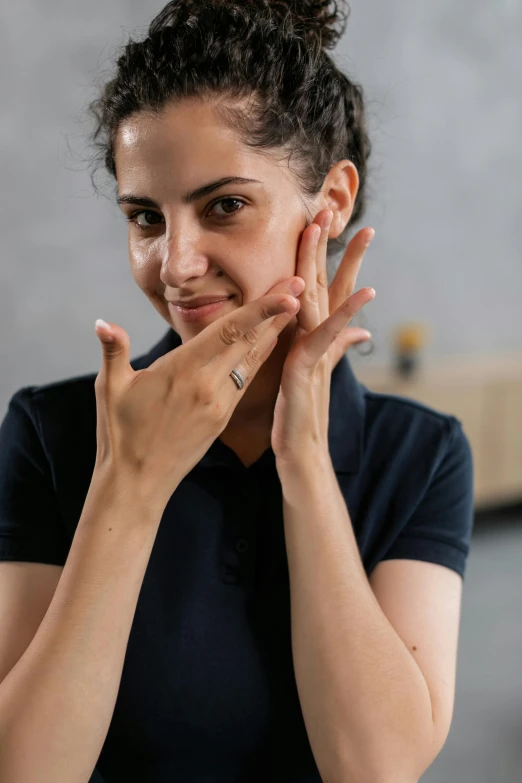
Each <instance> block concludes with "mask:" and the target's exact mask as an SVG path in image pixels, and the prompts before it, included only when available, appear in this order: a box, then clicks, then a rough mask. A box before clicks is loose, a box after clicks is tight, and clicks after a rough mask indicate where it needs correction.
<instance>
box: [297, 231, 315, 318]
mask: <svg viewBox="0 0 522 783" xmlns="http://www.w3.org/2000/svg"><path fill="white" fill-rule="evenodd" d="M320 238H321V228H320V227H319V226H318V225H317V223H311V224H310V225H309V226H308V228H307V229H306V231H305V232H304V234H303V236H302V239H301V244H300V246H299V252H298V262H297V270H298V272H299V276H300V277H302V278H303V280H304V281H305V282H306V288H305V290H304V292H303V294H302V295H301V297H300V298H299V301H300V303H301V307H300V310H299V327H300V328H301V329H304V330H305V331H307V332H313V331H314V329H315V328H316V327H317V326H318V325H319V323H320V322H321V321H320V317H319V306H318V301H317V281H316V260H315V259H316V254H317V247H318V244H319V241H320Z"/></svg>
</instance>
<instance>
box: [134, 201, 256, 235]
mask: <svg viewBox="0 0 522 783" xmlns="http://www.w3.org/2000/svg"><path fill="white" fill-rule="evenodd" d="M222 204H228V205H230V204H241V205H243V206H245V204H246V202H245V201H243V200H242V199H239V198H233V197H232V196H228V197H226V198H221V199H219V201H215V202H214V204H213V206H212V209H211V212H212V210H213V209H214V208H215V207H217V206H221V205H222ZM243 206H240V207H239V209H234V210H233V211H232V212H227V211H226V209H228V207H226V208H225V214H224V215H219V214H218V215H217V217H218V218H219V219H220V220H227V219H228V218H229V217H232V215H234V214H235V213H236V212H241V210H242V209H243ZM209 214H210V213H209ZM141 215H147V216H149V215H154V216H155V217H156V218H159V219H161V215H159V214H158V213H157V212H151V211H150V210H147V209H140V210H138V211H136V212H133V213H132V215H130V217H128V218H126V219H127V221H128V222H129V223H134V225H135V226H137V227H138V228H139V229H141V230H142V231H144V230H145V229H147V228H152V226H158V225H161V224H160V223H159V222H152V223H145V225H142V224H141V223H138V218H140V217H141ZM147 221H148V217H147Z"/></svg>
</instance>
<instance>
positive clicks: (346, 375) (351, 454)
mask: <svg viewBox="0 0 522 783" xmlns="http://www.w3.org/2000/svg"><path fill="white" fill-rule="evenodd" d="M180 345H182V340H181V337H180V336H179V334H178V333H177V332H176V331H174V329H172V328H170V329H169V330H168V331H167V332H166V333H165V334H164V336H163V337H162V338H161V340H160V341H159V342H158V343H156V345H154V346H153V347H152V348H151V349H150V351H149V352H148V353H146V354H143V355H142V356H139V357H137V358H136V359H133V360H131V362H130V364H131V367H132V368H133V369H134V370H141V369H145V368H146V367H149V366H150V365H151V364H153V363H154V362H155V361H156V360H157V359H159V358H160V357H161V356H165V354H167V353H169V352H170V351H173V350H174V349H175V348H179V346H180ZM365 391H366V387H365V386H364V385H363V384H361V383H360V382H359V381H358V380H357V378H356V377H355V375H354V372H353V370H352V367H351V364H350V362H349V360H348V356H347V355H346V354H345V355H344V356H343V357H342V359H341V360H340V362H339V364H338V365H337V367H335V369H334V371H333V373H332V379H331V384H330V412H329V425H328V447H329V451H330V458H331V460H332V464H333V467H334V470H335V472H336V473H358V471H359V466H360V464H361V458H362V445H363V432H364V419H365V412H366V404H365ZM223 449H225V451H229V450H228V448H227V447H226V446H225V445H224V444H223V443H222V442H221V441H220V440H219V438H218V439H216V441H214V443H213V444H212V446H211V447H210V449H209V451H208V452H207V454H206V455H205V456H204V457H203V459H202V460H201V462H200V464H201V465H202V466H210V465H211V464H216V463H215V460H216V459H218V460H219V462H222V459H221V458H222V457H223V456H224V454H225V452H224V451H223ZM267 454H269V458H272V459H273V458H274V456H273V451H272V449H269V450H268V452H266V453H265V455H264V456H266V455H267Z"/></svg>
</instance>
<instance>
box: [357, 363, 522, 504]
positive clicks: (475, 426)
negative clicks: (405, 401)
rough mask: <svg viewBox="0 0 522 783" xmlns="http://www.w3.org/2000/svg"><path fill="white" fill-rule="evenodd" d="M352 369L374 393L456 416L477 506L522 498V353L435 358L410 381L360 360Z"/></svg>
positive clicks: (515, 501) (521, 500)
mask: <svg viewBox="0 0 522 783" xmlns="http://www.w3.org/2000/svg"><path fill="white" fill-rule="evenodd" d="M352 367H353V371H354V373H355V375H356V376H357V378H358V380H359V381H360V382H361V383H364V385H365V386H367V387H368V388H369V389H371V390H372V391H375V392H380V393H384V394H398V395H400V396H401V397H409V398H411V399H413V400H416V401H418V402H421V403H423V404H424V405H429V406H430V407H431V408H435V410H439V411H441V412H443V413H450V414H452V415H453V416H456V417H457V418H458V419H460V421H461V422H462V427H463V429H464V432H465V433H466V435H467V437H468V440H469V442H470V446H471V449H472V452H473V463H474V483H475V507H476V508H477V509H479V508H481V507H486V506H493V505H495V504H497V503H498V504H503V503H517V502H522V354H514V355H506V356H494V357H483V356H481V357H465V358H455V357H450V358H448V359H433V360H431V361H430V362H428V361H426V365H425V366H424V365H422V364H421V365H420V366H419V371H418V373H417V374H416V375H415V376H414V377H412V378H411V379H406V378H401V377H400V376H398V375H397V374H396V373H394V372H392V370H391V369H390V368H389V367H382V366H375V365H374V366H369V365H368V366H365V364H364V359H359V360H358V361H354V362H352Z"/></svg>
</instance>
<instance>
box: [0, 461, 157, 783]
mask: <svg viewBox="0 0 522 783" xmlns="http://www.w3.org/2000/svg"><path fill="white" fill-rule="evenodd" d="M163 510H164V508H163V507H162V506H161V504H159V505H157V506H152V505H150V504H146V503H145V502H143V501H141V500H140V498H139V497H138V495H137V492H136V491H135V488H133V486H132V485H131V483H129V482H128V481H117V480H116V479H115V477H111V476H109V475H101V474H97V472H96V470H95V471H94V474H93V479H92V481H91V485H90V488H89V492H88V494H87V498H86V501H85V505H84V508H83V511H82V515H81V518H80V521H79V523H78V527H77V530H76V534H75V536H74V540H73V542H72V545H71V549H70V552H69V556H68V558H67V562H66V564H65V566H64V570H63V573H62V576H61V578H60V581H59V583H58V587H57V589H56V592H55V595H54V597H53V600H52V601H51V604H50V606H49V609H48V611H47V613H46V615H45V617H44V619H43V621H42V623H41V625H40V627H39V629H38V631H37V633H36V635H35V637H34V639H33V641H32V642H31V644H30V645H29V647H28V648H27V650H26V652H25V654H24V655H23V656H22V658H21V659H20V660H19V661H18V663H17V664H16V665H15V666H14V668H13V669H12V670H11V672H10V673H9V674H8V676H7V677H6V678H5V680H4V681H3V682H2V683H0V780H1V781H2V783H48V781H50V780H52V781H53V783H88V781H89V778H90V776H91V774H92V772H93V770H94V767H95V766H96V763H97V760H98V757H99V755H100V753H101V750H102V747H103V743H104V742H105V738H106V736H107V732H108V729H109V725H110V722H111V719H112V715H113V712H114V706H115V704H116V698H117V695H118V689H119V686H120V681H121V674H122V670H123V663H124V659H125V653H126V649H127V644H128V640H129V634H130V629H131V625H132V621H133V619H134V614H135V611H136V605H137V602H138V597H139V593H140V590H141V585H142V583H143V579H144V576H145V571H146V568H147V565H148V562H149V559H150V554H151V551H152V547H153V545H154V541H155V538H156V534H157V531H158V527H159V523H160V521H161V516H162V513H163Z"/></svg>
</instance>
